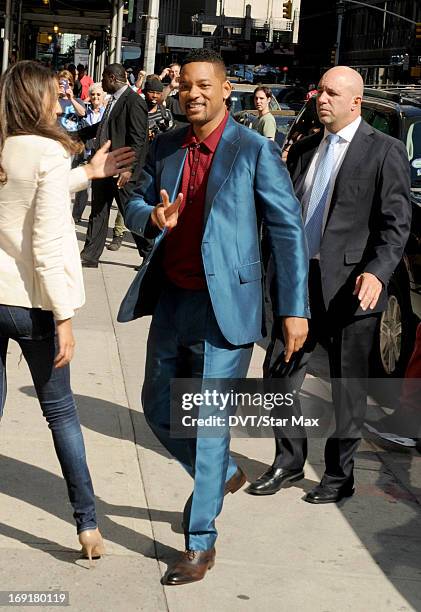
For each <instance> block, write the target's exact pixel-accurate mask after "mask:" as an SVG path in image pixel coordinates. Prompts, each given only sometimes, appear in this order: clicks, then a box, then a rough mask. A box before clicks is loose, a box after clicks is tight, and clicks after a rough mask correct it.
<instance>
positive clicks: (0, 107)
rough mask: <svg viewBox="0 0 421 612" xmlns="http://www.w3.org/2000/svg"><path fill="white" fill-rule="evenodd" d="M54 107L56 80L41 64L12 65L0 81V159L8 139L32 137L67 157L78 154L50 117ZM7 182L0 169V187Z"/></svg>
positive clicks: (21, 63) (20, 63)
mask: <svg viewBox="0 0 421 612" xmlns="http://www.w3.org/2000/svg"><path fill="white" fill-rule="evenodd" d="M56 103H57V79H56V76H55V75H54V73H53V72H51V70H49V69H48V68H45V67H44V66H42V65H41V64H39V63H37V62H34V61H28V60H24V61H21V62H17V63H16V64H13V66H11V67H10V68H9V69H8V70H7V71H6V72H5V73H4V74H3V76H2V77H1V79H0V156H1V154H2V152H3V148H4V143H5V142H6V138H8V137H9V136H20V135H34V136H44V137H45V138H51V139H52V140H55V141H57V142H59V143H60V144H62V145H63V147H64V149H65V150H66V151H67V152H68V153H70V154H73V153H78V152H80V150H81V145H80V143H78V142H76V141H75V140H72V139H71V138H70V136H68V134H66V132H65V131H64V130H63V129H62V128H61V127H60V126H59V125H58V124H57V123H55V122H52V120H51V117H52V115H54V109H55V106H56ZM6 182H7V176H6V173H5V171H4V169H3V167H2V165H1V157H0V184H3V185H4V184H5V183H6Z"/></svg>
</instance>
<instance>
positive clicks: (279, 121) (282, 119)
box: [234, 110, 295, 148]
mask: <svg viewBox="0 0 421 612" xmlns="http://www.w3.org/2000/svg"><path fill="white" fill-rule="evenodd" d="M272 115H273V116H274V117H275V121H276V136H275V142H277V143H278V145H279V146H280V147H281V148H282V146H283V144H284V140H285V138H286V135H287V134H288V131H289V128H290V126H291V125H292V123H293V122H294V120H295V112H294V111H291V110H274V111H272ZM257 116H258V112H257V110H246V111H240V112H239V113H235V114H234V119H235V120H236V121H238V122H239V123H241V124H242V125H245V126H246V127H249V128H253V126H254V123H255V121H257Z"/></svg>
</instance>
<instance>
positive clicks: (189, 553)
mask: <svg viewBox="0 0 421 612" xmlns="http://www.w3.org/2000/svg"><path fill="white" fill-rule="evenodd" d="M214 565H215V549H214V548H211V549H210V550H186V551H185V552H183V553H182V554H181V555H180V557H179V558H178V559H177V561H176V562H175V563H174V564H173V565H172V566H171V567H170V568H168V571H167V573H166V574H165V576H163V577H162V578H161V584H167V585H173V586H176V585H178V584H189V583H190V582H197V581H198V580H202V578H204V576H205V574H206V572H207V571H208V570H210V569H212V567H213V566H214Z"/></svg>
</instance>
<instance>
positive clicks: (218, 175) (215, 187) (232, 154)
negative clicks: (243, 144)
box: [203, 117, 240, 228]
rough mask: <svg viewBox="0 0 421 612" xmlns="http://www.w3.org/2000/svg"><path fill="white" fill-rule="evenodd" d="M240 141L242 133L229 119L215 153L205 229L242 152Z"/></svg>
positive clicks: (207, 199) (208, 193)
mask: <svg viewBox="0 0 421 612" xmlns="http://www.w3.org/2000/svg"><path fill="white" fill-rule="evenodd" d="M239 140H240V133H239V129H238V126H237V124H236V122H235V121H234V119H232V118H231V117H229V118H228V121H227V125H226V126H225V129H224V131H223V134H222V137H221V140H220V141H219V144H218V147H217V149H216V151H215V155H214V157H213V160H212V166H211V169H210V172H209V178H208V184H207V188H206V199H205V211H204V217H203V227H204V228H205V227H206V222H207V220H208V217H209V213H210V211H211V208H212V204H213V202H214V200H215V198H216V196H217V195H218V193H219V191H220V190H221V189H222V187H223V186H224V184H225V182H226V181H227V179H228V177H229V175H230V173H231V169H232V167H233V165H234V162H235V158H236V157H237V154H238V151H239V150H240V145H239Z"/></svg>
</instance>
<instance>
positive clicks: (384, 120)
mask: <svg viewBox="0 0 421 612" xmlns="http://www.w3.org/2000/svg"><path fill="white" fill-rule="evenodd" d="M370 124H371V126H372V127H373V128H376V130H379V132H383V134H392V132H393V126H392V115H390V114H385V113H381V112H379V111H375V112H374V113H373V115H372V116H371V117H370Z"/></svg>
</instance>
